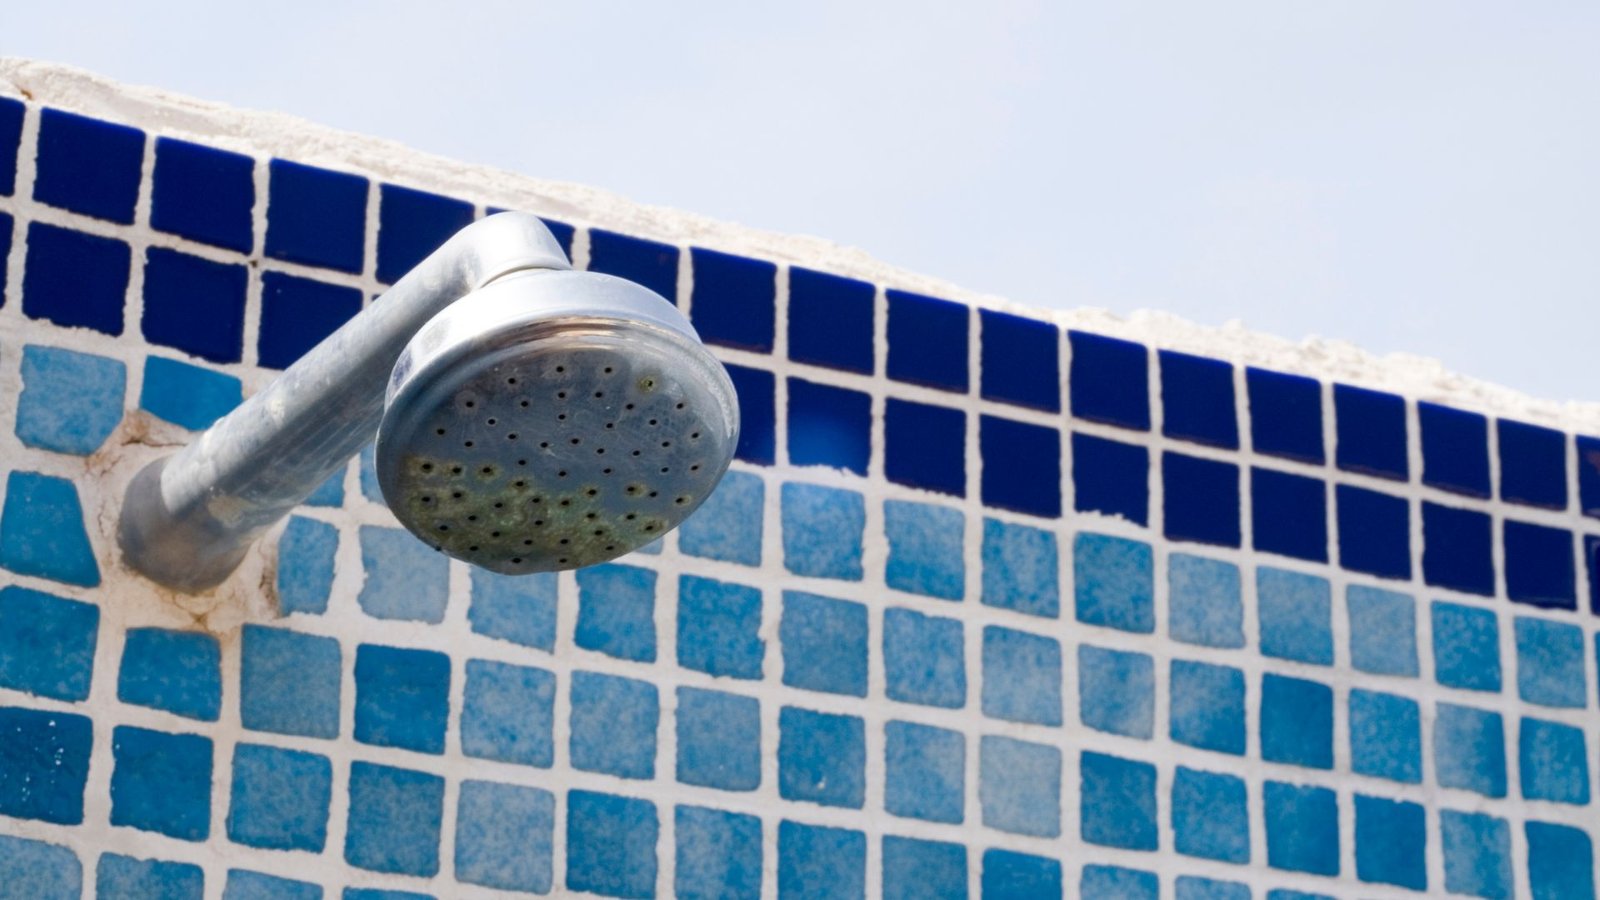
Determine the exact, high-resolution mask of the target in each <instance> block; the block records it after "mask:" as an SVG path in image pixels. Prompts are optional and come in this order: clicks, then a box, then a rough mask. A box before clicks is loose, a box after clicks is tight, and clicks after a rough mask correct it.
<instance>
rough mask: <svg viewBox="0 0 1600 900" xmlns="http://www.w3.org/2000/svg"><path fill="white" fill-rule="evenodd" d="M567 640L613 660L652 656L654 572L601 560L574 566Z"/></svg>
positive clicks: (639, 659) (649, 658)
mask: <svg viewBox="0 0 1600 900" xmlns="http://www.w3.org/2000/svg"><path fill="white" fill-rule="evenodd" d="M576 578H577V581H578V626H577V630H576V632H575V634H574V635H573V643H575V644H577V645H578V646H579V647H582V648H583V649H585V650H595V651H598V652H600V653H604V654H606V655H607V656H614V657H616V658H617V659H626V660H632V661H634V662H655V660H656V616H655V602H656V573H655V571H654V570H651V569H641V568H639V567H637V566H622V565H616V564H615V563H607V564H604V565H599V566H591V567H589V568H587V569H579V570H578V571H577V573H576Z"/></svg>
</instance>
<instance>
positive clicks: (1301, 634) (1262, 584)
mask: <svg viewBox="0 0 1600 900" xmlns="http://www.w3.org/2000/svg"><path fill="white" fill-rule="evenodd" d="M1256 608H1257V610H1258V611H1259V613H1260V619H1261V654H1262V655H1263V656H1272V657H1277V658H1278V659H1292V660H1295V661H1297V662H1306V663H1314V664H1316V665H1321V666H1331V665H1333V618H1332V617H1333V596H1332V592H1331V591H1330V590H1329V588H1328V581H1327V579H1325V578H1318V577H1316V576H1314V575H1305V574H1303V573H1300V572H1287V571H1284V570H1282V569H1269V568H1261V569H1257V570H1256Z"/></svg>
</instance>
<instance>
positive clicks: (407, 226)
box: [378, 184, 473, 284]
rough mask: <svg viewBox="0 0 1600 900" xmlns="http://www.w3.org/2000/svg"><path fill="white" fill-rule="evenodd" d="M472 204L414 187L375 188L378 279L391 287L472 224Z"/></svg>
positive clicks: (388, 185)
mask: <svg viewBox="0 0 1600 900" xmlns="http://www.w3.org/2000/svg"><path fill="white" fill-rule="evenodd" d="M472 217H473V211H472V204H471V203H468V202H466V201H464V200H456V199H455V198H453V197H443V196H440V195H438V194H430V193H428V192H427V191H419V190H416V189H415V188H408V187H401V186H400V185H397V184H385V185H382V186H380V187H379V188H378V280H379V281H381V282H383V283H384V284H394V283H395V282H396V281H399V280H400V277H401V276H402V275H404V274H406V273H407V272H409V271H411V269H412V267H413V266H415V265H416V264H417V263H419V262H422V261H423V259H425V258H427V256H428V254H430V253H432V252H433V251H435V250H437V249H439V245H440V244H443V243H444V242H445V241H447V240H449V239H450V236H451V235H453V234H455V233H456V232H458V231H460V230H461V229H463V228H465V227H467V226H468V225H471V224H472Z"/></svg>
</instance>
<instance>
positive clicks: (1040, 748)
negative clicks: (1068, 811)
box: [978, 734, 1061, 838]
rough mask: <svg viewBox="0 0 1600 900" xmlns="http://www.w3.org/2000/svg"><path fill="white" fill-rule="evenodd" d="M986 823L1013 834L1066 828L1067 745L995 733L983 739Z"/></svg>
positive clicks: (981, 792) (1054, 833) (981, 798)
mask: <svg viewBox="0 0 1600 900" xmlns="http://www.w3.org/2000/svg"><path fill="white" fill-rule="evenodd" d="M978 802H979V803H980V804H981V805H982V807H983V824H984V826H985V827H987V828H996V829H999V830H1000V831H1005V832H1009V833H1011V834H1026V835H1031V836H1033V837H1047V838H1053V837H1058V836H1059V835H1060V834H1061V750H1060V748H1057V747H1051V746H1048V745H1046V744H1035V743H1032V742H1029V741H1019V740H1016V739H1014V738H1008V737H1001V736H999V735H994V734H986V735H984V736H983V737H982V738H981V739H980V741H979V745H978Z"/></svg>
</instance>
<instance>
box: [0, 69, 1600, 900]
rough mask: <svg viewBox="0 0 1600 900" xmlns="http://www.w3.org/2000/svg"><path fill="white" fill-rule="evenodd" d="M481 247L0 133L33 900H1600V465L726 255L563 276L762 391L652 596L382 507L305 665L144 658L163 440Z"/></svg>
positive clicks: (463, 217)
mask: <svg viewBox="0 0 1600 900" xmlns="http://www.w3.org/2000/svg"><path fill="white" fill-rule="evenodd" d="M488 211H491V208H490V205H489V204H486V203H485V202H484V198H452V197H445V196H439V195H436V194H433V193H428V192H424V191H419V190H416V189H413V188H410V187H406V186H401V185H396V184H387V183H377V182H374V181H372V180H369V179H368V178H365V177H362V176H360V175H357V174H351V173H347V172H342V171H333V170H329V169H325V168H317V167H311V166H307V165H303V164H300V163H297V162H295V161H292V160H284V159H258V158H252V157H249V156H244V155H239V154H235V153H231V152H225V151H222V150H218V149H216V148H213V147H208V146H202V145H199V144H195V143H188V142H185V141H181V140H175V139H171V138H166V137H158V136H156V135H155V134H149V133H146V132H145V131H142V130H139V129H136V128H133V127H129V126H127V125H124V124H117V123H111V122H105V121H99V120H95V119H89V118H84V117H81V116H78V115H74V114H72V113H69V112H65V111H61V110H57V109H52V108H48V107H45V106H42V105H40V104H32V103H30V104H24V103H22V102H20V101H17V100H11V99H5V98H0V283H3V286H4V290H3V294H0V297H3V305H0V388H3V389H4V390H5V391H6V396H5V397H4V398H3V399H0V432H3V433H0V460H3V464H4V469H5V471H4V473H0V474H3V476H4V477H3V479H0V480H3V490H4V500H3V507H0V567H3V571H0V582H3V584H4V587H3V588H0V896H4V897H28V898H65V897H80V896H99V897H116V898H157V897H159V898H202V897H205V898H219V897H220V898H227V900H251V898H266V897H273V898H316V897H327V898H334V897H342V898H346V900H378V898H416V897H446V898H456V897H501V896H508V895H510V894H517V893H525V894H543V893H563V892H591V893H594V894H601V895H606V896H615V897H649V896H665V895H672V894H676V895H681V896H685V897H757V896H763V897H785V898H788V897H797V898H798V897H861V896H878V895H882V896H885V897H980V896H981V897H986V898H1007V897H1049V896H1062V895H1066V896H1079V897H1088V898H1101V897H1105V898H1157V897H1163V898H1177V900H1244V898H1252V897H1254V898H1262V900H1304V898H1313V897H1358V896H1359V897H1375V898H1384V897H1400V896H1414V895H1415V894H1416V893H1421V892H1426V893H1431V894H1442V893H1452V894H1459V895H1465V896H1473V897H1487V898H1509V897H1532V898H1565V900H1573V898H1578V900H1582V898H1592V897H1594V884H1595V859H1594V850H1593V841H1594V838H1595V837H1596V835H1597V833H1600V818H1597V815H1596V813H1597V809H1596V806H1595V798H1594V791H1593V790H1592V787H1591V781H1592V778H1593V776H1594V772H1593V765H1594V762H1595V753H1596V749H1597V747H1600V719H1597V717H1596V714H1595V709H1596V702H1597V690H1596V688H1597V685H1596V669H1595V663H1594V660H1595V651H1596V649H1597V644H1596V622H1597V619H1596V615H1597V614H1600V594H1597V593H1596V591H1597V588H1596V585H1597V583H1600V582H1597V580H1596V578H1595V571H1594V565H1593V563H1594V560H1595V556H1596V547H1597V544H1600V537H1597V536H1600V521H1596V518H1595V517H1596V516H1600V439H1595V438H1588V437H1583V436H1575V435H1571V434H1565V433H1562V432H1560V431H1555V430H1551V429H1549V428H1545V427H1540V426H1536V425H1532V424H1527V423H1523V422H1517V421H1509V420H1505V419H1494V418H1487V417H1485V416H1483V415H1479V414H1476V413H1474V412H1471V411H1468V410H1462V409H1451V408H1447V407H1444V406H1439V405H1434V404H1430V403H1425V402H1415V401H1413V400H1411V399H1407V398H1405V397H1400V396H1395V395H1392V394H1388V393H1382V392H1377V391H1373V390H1368V389H1364V388H1360V387H1354V386H1349V385H1343V384H1334V383H1327V382H1320V381H1317V380H1313V379H1311V378H1306V377H1300V376H1296V375H1290V374H1285V373H1280V372H1272V371H1264V370H1259V369H1255V368H1246V367H1239V366H1234V365H1230V364H1229V363H1227V362H1222V361H1218V360H1214V359H1206V358H1201V357H1197V356H1193V355H1185V354H1183V353H1177V352H1170V351H1166V350H1160V349H1158V348H1154V347H1147V346H1143V345H1141V344H1137V343H1130V342H1127V341H1124V340H1115V339H1110V338H1107V337H1103V336H1097V335H1094V334H1087V333H1080V332H1075V331H1073V332H1065V333H1064V332H1063V331H1061V330H1060V329H1058V328H1057V327H1055V326H1054V325H1051V324H1049V323H1047V322H1044V321H1036V320H1033V319H1028V318H1021V317H1017V316H1013V315H1006V314H1002V313H998V312H993V311H989V310H974V309H971V308H969V307H967V306H964V305H959V304H956V303H952V302H947V301H945V300H941V299H937V298H933V297H926V296H919V295H917V294H913V293H907V292H904V291H900V290H895V289H886V288H885V287H883V286H880V285H874V284H867V283H862V282H859V281H854V280H850V279H847V278H843V277H838V276H836V275H833V274H829V273H827V272H822V271H812V270H809V269H806V268H801V267H799V266H790V265H774V264H773V263H770V262H767V261H763V260H759V259H750V258H744V257H740V256H734V255H728V254H726V253H722V252H718V251H716V250H713V249H710V248H702V247H679V246H668V245H664V244H659V243H653V242H651V241H648V240H643V239H641V238H638V237H634V236H629V235H626V234H621V233H616V232H613V231H610V230H604V229H602V228H599V227H592V228H586V227H574V226H573V225H569V224H564V223H561V222H554V221H553V222H551V227H552V229H553V230H554V231H555V233H556V234H557V235H558V237H559V238H560V239H561V240H562V242H563V243H564V244H565V245H566V246H567V247H568V248H569V250H570V252H571V254H572V255H573V257H574V259H575V261H576V263H577V264H578V265H579V266H580V267H587V268H590V269H596V270H601V271H605V272H610V273H614V274H618V275H622V276H625V277H628V278H631V279H634V280H636V281H639V282H641V283H643V284H645V285H648V286H649V287H651V288H654V289H655V290H657V291H659V292H661V293H662V294H664V295H665V296H667V297H668V298H671V299H673V300H674V301H675V302H677V303H678V304H679V305H680V306H681V307H683V308H685V309H686V310H687V311H688V312H689V314H690V316H691V317H692V319H693V322H694V324H695V325H696V327H697V328H698V329H699V330H700V331H701V333H702V335H703V336H704V337H705V339H706V340H707V341H708V342H709V343H710V344H711V345H713V347H714V348H715V351H716V352H717V353H718V355H719V356H720V358H722V359H723V360H724V361H725V362H726V363H727V365H728V368H729V371H730V372H731V373H732V375H733V378H734V380H735V383H736V384H737V387H738V389H739V392H740V397H741V403H742V412H743V417H744V434H743V438H742V440H741V442H740V445H739V450H738V461H737V462H736V463H735V464H734V467H733V471H732V472H731V473H730V474H729V476H728V478H727V480H726V482H725V483H724V484H723V485H722V487H721V488H720V489H719V490H718V491H717V493H716V494H715V495H714V497H712V498H711V500H710V501H709V502H708V503H707V504H706V506H705V507H703V508H702V509H701V510H700V511H699V512H698V513H697V514H696V515H695V516H694V517H693V518H692V519H691V520H690V521H689V522H688V523H687V524H686V525H685V526H684V527H683V528H682V529H681V530H680V531H679V532H677V533H675V534H672V535H669V536H668V537H667V538H665V539H664V540H663V541H661V542H658V543H657V544H656V545H654V546H652V547H650V548H647V551H646V552H642V553H638V554H634V555H632V556H630V557H627V558H625V559H623V560H621V561H619V562H618V563H615V564H610V565H603V566H598V567H594V568H591V569H586V570H582V571H579V572H576V573H568V574H563V575H560V576H559V577H558V576H554V575H548V576H535V577H529V578H523V579H510V578H504V577H500V576H495V575H490V574H487V573H484V572H481V571H469V570H468V569H467V568H466V567H465V566H463V565H462V564H459V563H454V562H448V561H446V560H445V559H444V558H442V557H440V556H437V555H434V554H432V553H431V552H419V547H420V545H419V544H418V543H417V542H416V541H415V540H413V539H412V538H411V537H410V536H409V535H408V534H407V533H405V532H403V531H401V530H399V529H398V528H397V527H396V526H395V525H394V522H393V520H392V519H391V518H390V517H389V516H388V514H387V512H386V511H385V510H384V509H383V507H382V503H381V498H380V496H379V495H378V493H377V490H376V485H375V483H374V479H373V477H372V471H371V468H370V460H365V459H364V460H358V461H356V462H353V463H352V465H351V466H350V467H349V471H348V472H347V473H345V474H344V475H342V476H340V477H338V478H336V479H334V480H333V481H330V482H329V483H328V484H327V485H325V486H324V487H323V488H322V489H321V490H319V491H317V493H316V494H315V495H314V496H313V497H312V498H311V499H310V500H309V501H308V502H307V504H306V506H305V507H304V508H302V509H301V510H299V511H298V512H297V514H296V515H294V516H293V518H291V519H290V520H289V522H288V524H287V527H286V528H285V529H284V530H283V531H282V534H281V537H279V538H277V542H278V543H277V546H278V553H279V566H278V569H277V571H276V576H275V580H276V585H275V590H276V597H277V603H278V605H279V607H280V609H281V613H280V614H279V615H277V616H276V617H274V616H271V615H263V616H260V617H257V618H255V619H253V620H251V621H249V622H247V623H245V624H244V625H243V626H242V627H240V628H230V629H226V630H224V631H223V632H222V633H218V634H214V633H210V632H208V631H206V630H204V629H201V628H196V627H189V628H184V627H181V625H179V624H177V623H176V622H175V620H174V618H173V617H170V616H169V617H167V618H165V619H161V618H160V617H151V616H146V615H145V613H143V612H141V611H140V610H138V609H129V608H127V606H126V605H121V604H119V597H121V596H123V595H124V591H123V590H121V588H120V587H119V585H120V586H121V587H125V586H126V583H127V579H128V576H126V575H123V574H120V573H118V572H117V571H116V570H115V569H114V568H113V566H114V557H113V554H112V551H113V547H112V542H111V540H110V538H109V537H108V535H107V533H106V532H105V531H104V530H103V529H101V528H100V527H99V526H98V525H97V524H96V521H95V518H94V516H93V515H92V513H93V508H92V504H91V503H89V500H88V498H90V497H91V496H97V495H98V488H97V481H96V478H97V477H98V476H95V475H92V474H89V473H92V472H98V471H103V468H97V461H100V462H101V463H103V462H104V461H106V460H108V459H109V460H111V461H113V462H114V461H115V459H116V454H117V452H118V442H119V441H120V440H121V438H120V437H119V435H122V434H124V433H125V431H126V429H127V428H128V426H129V424H130V423H135V422H138V421H146V422H160V423H167V424H168V425H169V426H177V427H180V428H182V429H200V428H203V427H204V426H205V425H206V424H207V423H209V422H211V421H212V420H213V419H215V418H216V417H217V416H218V415H220V414H222V413H223V412H225V411H227V410H228V409H230V408H232V407H233V406H234V405H235V404H236V403H238V402H239V400H240V397H241V395H242V393H243V392H244V390H245V386H246V385H251V384H259V383H261V379H260V378H259V377H258V375H259V373H261V371H262V370H275V369H281V368H283V367H285V366H287V365H289V364H290V363H291V362H292V361H293V360H294V359H296V358H297V357H298V356H299V355H300V354H301V353H303V352H304V351H305V350H306V349H307V348H309V347H311V346H313V345H314V344H315V343H316V341H318V340H319V339H320V338H321V337H322V336H323V335H325V334H327V333H328V332H329V331H331V330H332V329H334V328H335V327H337V326H338V325H339V324H340V323H342V322H343V321H345V320H346V319H348V318H349V317H351V316H353V315H355V314H356V313H357V312H358V311H359V310H360V309H361V308H362V306H363V305H364V304H365V303H367V302H369V301H370V298H371V297H372V296H374V295H375V294H377V293H378V292H379V291H381V289H382V286H383V285H384V284H386V283H389V282H392V281H393V280H395V279H396V278H397V277H398V276H399V275H400V274H401V273H403V272H404V271H406V269H407V268H408V267H409V266H411V265H412V264H413V263H415V262H416V261H417V260H418V259H420V258H421V257H422V256H424V255H425V254H426V253H427V252H428V251H429V250H430V249H431V248H432V247H434V246H435V245H437V244H438V243H439V242H440V241H441V240H442V239H443V238H444V237H445V236H447V235H448V234H450V233H452V232H453V231H454V230H456V229H457V228H459V227H461V226H462V225H464V224H466V223H468V222H470V221H472V220H473V219H474V218H475V217H477V216H480V215H482V214H485V213H486V212H488ZM86 510H87V511H89V512H90V513H91V515H90V516H89V517H88V520H87V521H86V516H85V511H86ZM146 619H148V620H146ZM179 620H181V617H179Z"/></svg>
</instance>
